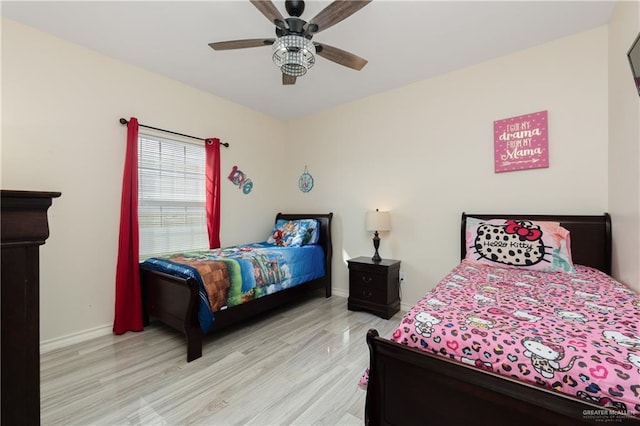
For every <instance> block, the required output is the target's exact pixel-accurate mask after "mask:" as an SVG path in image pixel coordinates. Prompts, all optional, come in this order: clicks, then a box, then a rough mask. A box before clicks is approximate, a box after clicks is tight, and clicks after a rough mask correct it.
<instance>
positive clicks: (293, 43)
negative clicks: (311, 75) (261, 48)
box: [272, 34, 316, 77]
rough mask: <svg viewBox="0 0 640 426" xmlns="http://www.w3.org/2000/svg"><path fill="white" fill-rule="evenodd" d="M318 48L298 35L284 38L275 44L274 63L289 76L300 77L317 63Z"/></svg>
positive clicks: (277, 40)
mask: <svg viewBox="0 0 640 426" xmlns="http://www.w3.org/2000/svg"><path fill="white" fill-rule="evenodd" d="M315 54H316V47H315V45H314V44H313V43H312V42H311V40H308V39H306V38H305V37H302V36H298V35H291V34H290V35H286V36H282V37H280V38H278V39H276V41H275V42H274V43H273V57H272V58H273V63H274V64H276V66H277V67H278V68H280V70H281V71H282V72H283V73H284V74H287V75H290V76H293V77H300V76H303V75H305V74H306V73H307V71H308V70H309V68H311V67H312V66H313V65H314V64H315V63H316V57H315Z"/></svg>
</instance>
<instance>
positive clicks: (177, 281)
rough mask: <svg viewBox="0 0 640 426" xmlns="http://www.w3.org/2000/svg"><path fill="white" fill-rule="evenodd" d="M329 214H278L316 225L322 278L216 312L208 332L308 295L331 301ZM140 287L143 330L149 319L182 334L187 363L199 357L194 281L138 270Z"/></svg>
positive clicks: (196, 302)
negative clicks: (320, 295) (322, 262)
mask: <svg viewBox="0 0 640 426" xmlns="http://www.w3.org/2000/svg"><path fill="white" fill-rule="evenodd" d="M332 217H333V213H327V214H282V213H278V215H277V216H276V221H277V220H278V219H286V220H295V219H317V220H318V221H319V223H320V234H319V240H318V244H319V245H321V246H322V248H323V250H324V255H325V275H324V276H323V277H321V278H317V279H315V280H312V281H308V282H306V283H303V284H299V285H297V286H294V287H291V288H288V289H285V290H282V291H279V292H277V293H273V294H270V295H267V296H263V297H260V298H258V299H254V300H251V301H249V302H247V303H244V304H241V305H237V306H233V307H231V308H228V309H224V310H221V311H218V312H216V313H215V314H214V315H215V321H214V323H213V326H212V327H211V330H210V331H209V332H210V333H211V332H214V331H218V330H221V329H223V328H225V327H228V326H230V325H233V324H236V323H238V322H240V321H243V320H246V319H247V318H250V317H252V316H255V315H257V314H260V313H262V312H265V311H267V310H270V309H273V308H276V307H278V306H284V305H286V304H288V303H290V302H292V301H293V300H296V299H299V298H301V297H303V296H305V295H312V294H314V293H316V290H324V295H325V297H331V259H332V244H331V219H332ZM140 281H141V284H142V297H143V315H144V324H145V326H146V325H148V324H149V318H150V317H153V318H155V319H158V320H160V321H162V322H163V323H165V324H166V325H168V326H170V327H171V328H173V329H175V330H177V331H179V332H182V333H184V335H185V336H186V339H187V362H191V361H193V360H195V359H197V358H200V357H201V356H202V338H203V333H202V331H201V329H200V323H199V320H198V310H199V306H200V298H199V286H198V283H197V281H195V280H194V279H191V278H189V279H184V278H180V277H174V276H172V275H169V274H165V273H162V272H158V271H154V270H151V269H146V268H144V267H143V266H141V267H140Z"/></svg>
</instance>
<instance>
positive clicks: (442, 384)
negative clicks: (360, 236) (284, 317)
mask: <svg viewBox="0 0 640 426" xmlns="http://www.w3.org/2000/svg"><path fill="white" fill-rule="evenodd" d="M367 344H368V346H369V351H370V371H369V385H368V388H367V399H366V407H365V423H366V424H367V425H397V426H411V425H465V426H470V425H488V424H490V425H492V426H497V425H509V426H511V425H583V424H603V423H604V424H607V423H610V424H625V425H626V424H629V425H631V424H633V425H638V424H640V422H638V421H637V420H636V419H634V418H630V417H627V416H624V415H621V414H618V413H615V412H610V411H608V410H606V409H604V408H603V407H600V406H597V405H593V404H589V403H585V402H583V401H581V400H578V399H576V398H572V397H569V396H564V395H561V394H559V393H556V392H552V391H549V390H547V389H543V388H538V387H535V386H531V385H528V384H526V383H523V382H519V381H516V380H513V379H510V378H506V377H503V376H499V375H496V374H493V373H490V372H486V371H482V370H479V369H475V368H472V367H468V366H466V365H464V364H462V363H458V362H454V361H451V360H449V359H446V358H444V357H440V356H436V355H432V354H429V353H426V352H422V351H420V350H417V349H413V348H409V347H407V346H403V345H400V344H397V343H395V342H392V341H390V340H387V339H383V338H380V337H379V336H378V332H377V331H376V330H369V332H368V333H367Z"/></svg>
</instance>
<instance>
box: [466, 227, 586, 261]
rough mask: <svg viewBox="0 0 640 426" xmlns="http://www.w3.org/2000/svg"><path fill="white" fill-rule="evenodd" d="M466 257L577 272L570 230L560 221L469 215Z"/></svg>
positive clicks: (471, 259)
mask: <svg viewBox="0 0 640 426" xmlns="http://www.w3.org/2000/svg"><path fill="white" fill-rule="evenodd" d="M466 244H467V247H466V248H467V250H466V251H467V254H466V256H465V259H466V260H469V261H471V262H476V263H483V264H489V265H493V266H502V267H506V268H519V269H528V270H532V271H542V272H574V271H575V269H574V267H573V261H572V260H571V243H570V237H569V231H568V230H567V229H565V228H563V227H562V226H560V223H559V222H543V221H527V220H507V219H491V220H481V219H477V218H474V217H467V227H466Z"/></svg>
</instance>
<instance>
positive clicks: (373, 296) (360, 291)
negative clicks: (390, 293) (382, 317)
mask: <svg viewBox="0 0 640 426" xmlns="http://www.w3.org/2000/svg"><path fill="white" fill-rule="evenodd" d="M349 296H351V297H353V298H356V299H358V300H368V301H371V302H375V303H380V304H384V303H386V302H387V300H386V299H387V289H386V288H384V289H383V288H375V287H367V286H358V285H354V286H351V287H350V288H349Z"/></svg>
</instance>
